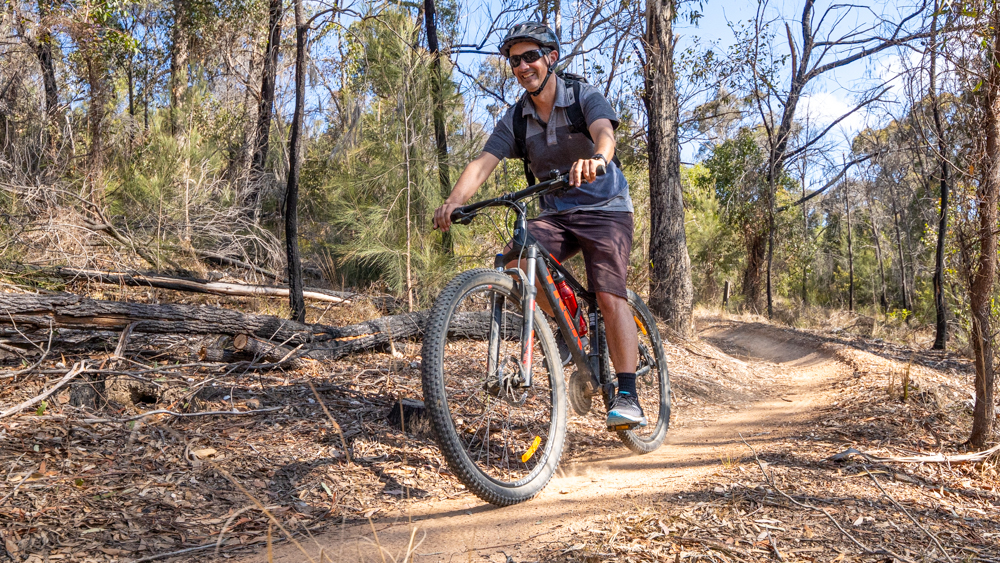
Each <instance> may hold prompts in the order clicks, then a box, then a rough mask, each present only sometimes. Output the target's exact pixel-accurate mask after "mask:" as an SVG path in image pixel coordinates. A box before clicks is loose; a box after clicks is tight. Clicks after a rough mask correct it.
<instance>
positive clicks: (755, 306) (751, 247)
mask: <svg viewBox="0 0 1000 563" xmlns="http://www.w3.org/2000/svg"><path fill="white" fill-rule="evenodd" d="M768 236H769V235H768V234H767V233H757V234H756V235H755V236H754V238H753V239H752V240H751V241H750V243H749V244H748V245H747V247H746V249H747V265H746V268H745V269H744V270H743V283H742V288H741V290H742V293H743V306H744V307H746V308H747V309H748V310H749V311H751V312H753V313H759V312H760V289H761V288H760V271H761V269H762V268H763V267H764V262H765V261H766V260H767V237H768Z"/></svg>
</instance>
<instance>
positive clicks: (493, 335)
mask: <svg viewBox="0 0 1000 563" xmlns="http://www.w3.org/2000/svg"><path fill="white" fill-rule="evenodd" d="M494 267H495V268H496V270H497V271H498V272H503V271H504V266H503V254H497V257H496V261H495V264H494ZM506 304H507V298H506V297H504V296H503V295H500V294H498V293H497V292H493V293H492V294H491V295H490V313H491V315H490V331H489V348H488V350H487V355H486V374H487V377H488V378H489V377H493V376H496V377H497V379H498V380H499V379H500V376H501V374H500V373H499V368H500V340H502V339H503V331H504V330H506V328H507V327H506V325H505V324H504V309H505V308H506Z"/></svg>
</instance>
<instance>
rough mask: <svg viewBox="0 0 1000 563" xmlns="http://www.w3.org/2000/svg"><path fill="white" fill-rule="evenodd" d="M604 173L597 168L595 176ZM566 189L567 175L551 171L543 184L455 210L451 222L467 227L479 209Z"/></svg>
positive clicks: (600, 167) (601, 167)
mask: <svg viewBox="0 0 1000 563" xmlns="http://www.w3.org/2000/svg"><path fill="white" fill-rule="evenodd" d="M606 172H607V170H606V169H605V167H604V166H598V167H597V176H603V175H604V174H605V173H606ZM567 187H569V174H568V173H567V174H561V175H560V174H559V172H557V171H555V170H553V171H552V172H550V173H549V179H548V180H546V181H544V182H539V183H537V184H535V185H533V186H528V187H527V188H525V189H523V190H519V191H516V192H508V193H505V194H503V195H502V196H500V197H495V198H493V199H486V200H483V201H477V202H476V203H470V204H469V205H465V206H462V207H459V208H457V209H455V210H454V211H452V212H451V222H452V223H455V224H458V225H468V224H469V223H471V222H472V220H473V219H474V218H475V217H476V215H478V214H479V210H480V209H484V208H486V207H494V206H497V205H510V204H513V203H514V202H517V201H521V200H522V199H527V198H529V197H533V196H543V195H547V194H550V193H553V192H557V191H559V190H563V189H565V188H567Z"/></svg>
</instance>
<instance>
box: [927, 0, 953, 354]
mask: <svg viewBox="0 0 1000 563" xmlns="http://www.w3.org/2000/svg"><path fill="white" fill-rule="evenodd" d="M934 4H935V5H934V15H933V16H932V17H931V42H930V47H929V48H930V51H931V61H930V76H929V78H928V81H929V84H930V86H929V88H928V89H929V90H930V92H929V94H930V99H931V112H932V114H933V116H934V130H935V133H936V135H937V142H938V159H939V160H940V164H941V209H940V212H939V213H938V239H937V248H936V249H935V251H934V314H935V323H934V324H935V333H934V346H933V347H932V348H933V349H934V350H944V349H945V348H946V347H947V345H948V310H947V308H946V306H945V302H944V242H945V238H946V236H947V234H948V159H947V158H946V157H945V140H944V127H943V126H942V124H941V107H940V103H939V100H938V95H937V85H936V84H935V83H936V82H937V19H938V10H939V7H938V3H937V2H935V3H934Z"/></svg>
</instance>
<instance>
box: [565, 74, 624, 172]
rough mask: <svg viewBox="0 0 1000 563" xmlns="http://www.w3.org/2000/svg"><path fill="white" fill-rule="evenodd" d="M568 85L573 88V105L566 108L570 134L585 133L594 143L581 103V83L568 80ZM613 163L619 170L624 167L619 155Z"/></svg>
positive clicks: (612, 160)
mask: <svg viewBox="0 0 1000 563" xmlns="http://www.w3.org/2000/svg"><path fill="white" fill-rule="evenodd" d="M565 82H566V85H567V86H570V87H572V88H573V103H572V104H570V106H569V107H568V108H566V117H567V118H568V119H569V124H570V125H569V130H570V133H583V135H584V136H585V137H587V139H589V140H590V142H591V143H593V142H594V138H593V137H591V136H590V128H588V127H587V118H586V117H584V116H583V103H582V102H581V101H580V81H579V80H572V79H566V80H565ZM611 162H614V163H615V166H617V167H618V168H621V167H622V163H621V161H620V160H618V155H617V154H616V155H615V156H614V157H613V158H612V159H611Z"/></svg>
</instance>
